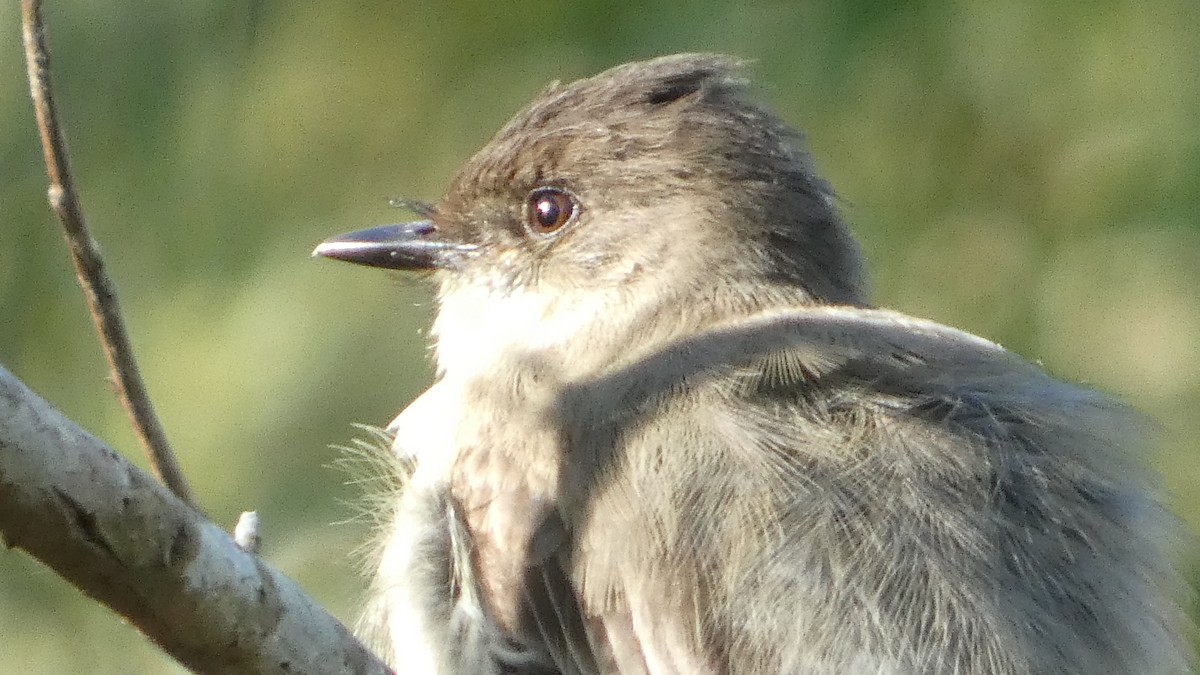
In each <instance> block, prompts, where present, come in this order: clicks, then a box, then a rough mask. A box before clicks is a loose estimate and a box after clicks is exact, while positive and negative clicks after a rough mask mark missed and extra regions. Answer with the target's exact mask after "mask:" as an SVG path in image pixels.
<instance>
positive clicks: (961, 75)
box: [0, 0, 1200, 673]
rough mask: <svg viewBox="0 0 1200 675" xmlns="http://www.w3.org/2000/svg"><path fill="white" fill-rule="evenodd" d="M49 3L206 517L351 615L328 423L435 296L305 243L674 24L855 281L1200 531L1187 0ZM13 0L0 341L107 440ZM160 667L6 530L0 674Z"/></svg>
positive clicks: (399, 359)
mask: <svg viewBox="0 0 1200 675" xmlns="http://www.w3.org/2000/svg"><path fill="white" fill-rule="evenodd" d="M47 4H48V7H47V8H46V13H47V20H48V24H49V35H50V42H51V49H52V55H53V58H54V66H55V68H56V71H55V76H56V84H57V86H58V94H59V101H60V104H61V105H62V106H63V108H64V113H65V114H64V117H65V120H66V123H67V125H68V127H67V133H68V138H69V139H70V140H71V149H72V151H73V153H74V160H75V167H76V170H77V173H78V178H79V181H80V184H81V185H82V192H83V199H84V204H85V208H86V210H87V212H88V215H89V217H90V219H91V223H92V226H93V228H94V231H95V233H96V236H97V237H98V238H99V240H100V241H101V243H102V244H103V246H104V249H105V251H106V252H107V255H108V262H109V265H110V268H111V273H112V274H113V275H114V277H115V278H116V280H117V283H118V286H119V288H120V291H121V297H122V301H123V304H124V308H125V311H126V314H127V317H128V320H129V323H130V327H131V329H132V332H133V335H134V340H135V343H136V344H137V346H138V347H139V348H140V354H141V357H142V359H143V363H144V369H145V374H146V376H147V378H148V380H149V382H150V383H151V389H152V391H153V393H154V394H155V396H156V398H157V401H158V404H159V405H160V407H161V412H162V415H163V417H164V421H165V424H166V427H167V429H168V430H169V432H170V433H171V435H172V438H173V440H174V442H175V444H176V446H177V448H178V449H179V451H180V452H181V454H182V461H183V464H184V466H185V469H186V470H187V471H188V473H189V475H190V477H191V479H192V480H193V481H194V484H195V487H196V490H197V492H198V495H199V496H200V498H201V499H202V501H203V503H204V505H205V507H206V508H207V510H208V512H209V513H210V514H211V515H212V516H213V517H214V518H215V519H217V520H218V521H219V522H224V523H228V524H230V525H232V523H233V522H234V521H235V519H236V515H237V513H238V512H239V511H241V510H243V509H250V508H254V509H258V510H259V511H260V512H261V513H262V516H263V522H264V527H265V536H266V543H265V547H264V552H265V555H266V557H267V558H268V559H270V560H271V561H272V562H274V563H275V564H276V565H278V566H279V567H281V568H282V569H283V570H284V571H286V572H287V573H288V574H290V575H292V576H294V577H295V578H297V579H298V580H299V581H300V582H301V583H302V584H303V585H304V586H305V587H307V588H308V589H310V590H311V591H312V592H313V593H314V594H315V595H316V596H317V597H318V599H320V600H321V601H322V602H324V603H326V604H327V606H329V607H330V608H331V609H332V610H333V611H334V612H335V613H337V614H338V615H340V616H342V617H345V618H346V619H351V618H352V617H353V614H354V608H355V606H356V604H357V603H358V601H359V599H360V595H361V592H362V582H361V580H360V579H359V578H358V577H357V576H356V574H355V563H354V558H353V556H352V555H351V553H352V551H353V549H354V548H355V546H356V545H357V543H358V542H359V541H361V540H362V539H363V537H364V536H365V534H364V532H365V526H364V525H362V524H361V523H357V524H356V523H349V524H341V523H340V521H344V520H346V519H347V518H348V517H350V516H351V515H352V514H353V508H352V507H351V506H348V505H347V503H348V502H351V501H353V500H354V499H355V491H354V488H353V487H348V486H346V485H344V482H345V477H344V476H343V475H342V474H340V473H338V472H337V471H336V470H333V469H331V468H329V464H330V463H331V462H332V461H333V460H334V458H335V457H336V456H337V453H336V451H334V450H331V449H330V448H329V446H330V445H331V444H336V443H341V442H345V441H346V439H348V438H349V437H350V436H352V435H353V434H354V431H353V430H352V429H351V427H350V425H351V423H352V422H359V421H361V422H372V423H384V422H386V421H387V420H388V419H390V417H391V416H392V415H393V414H394V413H395V411H396V410H397V409H399V408H400V407H401V406H402V405H403V404H405V403H406V402H407V401H408V400H409V399H410V398H411V397H412V396H414V395H415V394H416V393H417V392H419V391H420V390H421V389H422V388H423V386H425V384H426V383H427V382H428V380H429V376H430V369H429V365H428V359H427V357H426V353H425V339H424V337H423V335H422V331H423V329H424V328H425V326H426V325H427V323H428V319H429V314H430V307H429V291H428V289H427V288H426V287H425V286H423V285H422V284H421V283H419V282H413V281H409V280H399V281H394V282H393V281H389V280H388V278H387V277H386V275H381V274H379V273H378V272H373V271H370V270H365V269H356V268H351V267H348V266H344V265H338V264H334V263H329V262H320V261H317V262H314V261H311V260H309V259H308V253H309V251H310V250H311V248H312V246H313V245H314V244H315V243H316V242H317V241H319V240H321V239H322V238H324V237H325V236H326V235H329V234H332V233H336V232H340V231H345V230H348V229H353V228H357V227H360V226H363V225H366V224H371V223H378V222H385V221H389V220H392V219H396V218H399V217H403V216H401V215H397V214H396V213H395V212H392V211H389V209H388V208H387V206H386V198H387V197H389V196H394V195H401V196H407V197H413V198H418V199H422V198H423V199H433V198H436V197H437V196H438V194H439V190H440V188H441V186H443V185H444V184H445V181H446V180H447V178H448V176H449V174H450V173H451V171H452V170H453V168H454V167H455V166H456V165H457V164H458V163H459V162H460V161H462V160H463V159H464V158H466V157H467V156H468V155H469V154H470V153H471V152H472V151H473V150H474V149H475V148H477V147H478V146H479V145H480V144H481V143H483V142H484V141H486V139H487V138H488V137H489V136H490V134H491V133H492V132H493V131H494V130H495V129H496V128H498V127H499V125H500V124H501V123H502V122H503V121H504V120H505V119H506V117H507V116H508V115H509V114H511V113H512V112H514V111H515V110H516V109H517V108H518V107H520V106H521V105H522V104H523V103H525V101H526V100H528V99H529V98H530V97H531V96H532V95H533V94H534V93H535V92H536V91H538V90H539V89H540V88H541V87H542V86H543V85H544V84H545V83H546V82H548V81H550V80H552V79H571V78H575V77H579V76H583V75H587V74H591V73H593V72H595V71H598V70H600V69H602V68H605V67H607V66H610V65H613V64H616V63H619V62H623V61H628V60H632V59H635V58H641V57H646V56H652V55H657V54H663V53H669V52H675V51H685V50H686V51H721V52H729V53H734V54H738V55H741V56H745V57H750V58H753V59H756V60H757V65H756V67H755V72H754V75H755V78H756V80H757V82H758V91H759V95H760V96H761V97H762V98H763V99H764V100H765V101H767V102H769V103H770V104H771V105H772V106H773V107H774V108H775V109H776V110H777V111H778V112H779V113H780V114H782V115H783V116H784V117H785V118H787V119H788V120H790V121H791V122H793V123H795V124H796V125H797V126H799V127H801V128H803V129H805V130H806V131H807V132H808V135H809V138H810V142H811V145H812V149H813V153H814V155H815V157H816V160H817V162H818V164H819V165H820V166H821V167H822V170H823V172H824V173H825V175H826V176H827V177H828V178H829V179H830V180H831V182H832V183H833V185H834V186H835V187H836V188H837V189H838V191H839V193H840V194H841V196H842V198H843V199H844V204H845V210H846V214H847V217H848V218H849V220H850V221H851V222H852V223H853V224H854V226H855V228H856V231H857V232H858V233H859V235H860V237H861V238H862V240H863V242H864V246H865V248H866V250H867V253H868V256H869V260H870V262H871V264H872V267H873V272H874V274H873V277H874V284H875V289H876V298H877V300H878V302H879V304H882V305H887V306H892V307H896V308H899V309H903V310H905V311H908V312H910V313H913V314H918V315H922V316H928V317H932V318H935V319H938V320H941V321H943V322H946V323H949V324H953V325H956V326H959V327H962V328H965V329H967V330H970V331H973V332H976V333H979V334H982V335H984V336H987V337H990V338H992V339H995V340H997V341H999V342H1001V343H1003V344H1004V345H1006V346H1008V347H1010V348H1012V349H1014V350H1016V351H1018V352H1020V353H1022V354H1024V355H1026V356H1027V357H1029V358H1032V359H1035V360H1038V361H1041V362H1043V363H1044V364H1045V365H1046V367H1047V368H1049V369H1050V370H1051V371H1053V372H1055V373H1056V374H1058V375H1060V376H1062V377H1065V378H1067V379H1071V380H1076V381H1082V382H1086V383H1090V384H1092V385H1094V386H1096V387H1099V388H1101V389H1105V390H1108V391H1111V392H1113V393H1115V394H1117V395H1119V396H1121V397H1123V398H1125V399H1126V400H1128V401H1129V402H1131V403H1132V404H1133V405H1135V406H1136V407H1138V408H1140V409H1142V410H1144V411H1146V412H1147V413H1148V414H1149V415H1151V416H1152V417H1153V418H1154V419H1155V420H1156V422H1157V423H1158V425H1159V429H1160V435H1161V438H1162V445H1161V450H1160V451H1159V453H1158V454H1157V455H1156V456H1155V463H1156V466H1157V467H1158V468H1159V469H1160V470H1161V471H1162V473H1163V475H1164V476H1165V487H1166V490H1167V493H1168V495H1169V499H1170V502H1171V504H1172V506H1173V508H1174V509H1175V510H1176V512H1177V513H1179V514H1180V516H1181V517H1182V519H1183V520H1184V521H1185V522H1186V524H1187V525H1188V527H1189V528H1190V529H1191V530H1192V531H1195V529H1196V528H1197V527H1198V526H1200V500H1198V499H1197V497H1196V495H1197V488H1198V487H1200V462H1198V461H1196V460H1197V458H1196V453H1197V450H1198V449H1200V441H1197V440H1196V439H1198V438H1200V291H1198V289H1200V217H1198V213H1197V211H1198V207H1200V95H1198V94H1200V92H1198V91H1197V90H1198V88H1200V78H1197V76H1196V73H1197V69H1196V64H1197V63H1200V32H1198V31H1197V30H1196V26H1198V25H1200V4H1198V3H1196V2H1195V1H1194V0H1148V1H1146V2H1132V1H1130V0H1125V1H1117V0H1100V1H1099V2H1093V3H1074V2H1065V1H1060V0H1049V1H1044V0H1011V1H1002V2H996V3H982V2H969V1H960V2H904V3H875V2H864V1H862V0H857V1H855V0H851V1H843V2H836V3H833V2H831V3H791V2H783V1H782V0H779V1H775V0H759V1H757V2H709V3H684V2H669V1H667V0H648V1H647V2H643V3H639V4H632V3H631V4H628V5H624V6H618V7H615V8H614V7H612V6H610V5H608V4H604V3H599V2H591V3H569V4H568V3H559V2H552V1H550V0H514V1H513V2H508V3H474V2H463V1H462V0H451V1H439V2H432V1H430V2H407V3H387V2H374V3H370V2H368V3H319V4H311V5H305V4H303V3H283V2H267V1H265V0H263V1H254V0H250V1H244V2H223V3H204V2H181V3H164V2H149V1H147V0H124V1H118V2H105V3H94V2H83V1H82V0H71V1H66V0H64V1H62V2H53V1H51V2H49V3H47ZM17 11H18V10H17V3H15V2H8V3H4V4H3V5H0V27H2V28H3V30H2V31H0V34H3V35H5V36H8V39H7V41H6V44H5V45H4V46H3V47H2V48H0V83H2V84H0V172H2V173H0V175H2V176H3V180H2V181H0V363H3V364H4V365H5V366H6V367H8V368H9V369H11V370H13V371H14V372H15V373H16V374H17V375H18V376H19V377H21V378H22V379H23V380H25V381H26V382H27V383H28V384H29V385H30V386H31V387H33V388H34V389H36V390H37V391H39V392H40V393H41V394H42V395H43V396H44V397H46V398H47V399H49V400H50V401H52V402H53V403H55V404H56V405H58V406H60V407H61V408H62V409H63V410H64V411H65V412H66V413H67V414H68V415H70V416H71V417H72V418H74V419H76V420H77V421H79V422H80V423H81V424H83V425H84V426H85V427H86V428H88V429H90V430H91V431H93V432H94V433H96V434H97V435H99V436H100V437H102V438H104V439H106V440H107V441H109V442H110V443H112V444H113V445H114V446H116V447H118V448H121V449H124V450H125V451H127V452H128V453H129V454H131V455H136V453H137V449H136V446H135V443H134V442H133V440H132V436H131V434H130V433H129V432H128V431H127V429H126V427H127V424H126V422H125V419H124V416H123V414H122V412H121V411H120V409H119V407H118V406H117V405H116V403H115V402H114V401H113V399H112V397H111V396H110V394H109V389H108V386H107V384H106V382H105V379H104V378H105V370H104V366H103V363H102V358H101V355H100V350H99V348H98V347H97V345H96V343H95V340H94V338H93V336H92V332H91V328H90V326H89V324H88V320H87V318H86V315H85V311H84V309H83V303H82V301H81V298H80V293H79V292H78V290H77V289H76V288H75V282H74V279H73V277H72V274H71V272H70V270H69V264H68V261H67V257H66V254H65V252H64V250H63V246H62V243H61V241H60V236H59V234H58V233H57V227H58V226H57V224H56V223H55V222H54V221H53V219H52V218H51V215H50V213H49V212H48V210H47V208H46V206H45V202H44V199H43V194H44V191H45V178H44V170H43V167H42V165H41V154H40V151H39V148H38V145H37V137H36V133H35V131H34V127H33V119H32V112H31V106H30V103H29V101H28V99H27V87H26V83H25V73H24V65H23V62H22V57H21V47H20V39H19V35H20V31H19V28H18V13H17ZM481 339H486V336H481ZM138 461H140V459H138ZM1193 576H1195V575H1193ZM180 670H181V669H179V667H178V666H175V665H173V664H171V663H169V662H168V661H167V660H166V659H165V658H163V657H162V656H160V655H158V654H157V653H156V652H155V650H154V649H153V648H152V647H151V646H149V645H148V644H146V643H145V641H144V640H143V639H142V638H141V637H140V636H138V635H137V634H136V633H135V632H134V631H133V630H132V629H130V628H128V627H126V626H124V625H123V624H122V623H121V622H120V621H119V620H118V619H116V618H114V617H113V616H111V615H110V614H108V613H107V612H106V611H105V610H103V609H100V608H99V607H97V606H94V605H93V604H92V603H91V602H89V601H87V600H86V599H84V598H82V597H81V596H80V595H79V594H78V593H77V592H76V591H74V590H73V589H72V588H70V587H68V586H67V585H66V584H64V583H62V582H60V581H59V580H58V579H57V578H55V577H54V576H53V575H52V574H51V573H49V572H48V571H46V570H45V569H43V568H41V567H39V566H38V565H37V564H35V563H33V562H32V561H30V560H29V559H28V558H27V557H26V556H24V555H22V554H20V553H16V552H3V551H0V673H9V672H11V673H43V672H44V673H49V672H90V673H130V672H138V673H140V672H180Z"/></svg>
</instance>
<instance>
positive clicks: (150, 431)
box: [21, 0, 196, 506]
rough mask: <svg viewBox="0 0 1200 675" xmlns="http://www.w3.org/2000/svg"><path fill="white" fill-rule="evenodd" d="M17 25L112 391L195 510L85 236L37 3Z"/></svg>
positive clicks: (49, 166)
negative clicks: (115, 393)
mask: <svg viewBox="0 0 1200 675" xmlns="http://www.w3.org/2000/svg"><path fill="white" fill-rule="evenodd" d="M21 25H22V33H23V35H24V40H25V61H26V65H27V66H28V69H29V90H30V96H32V97H33V107H34V111H35V113H36V115H37V124H38V131H39V132H40V134H41V137H42V153H43V155H44V156H45V160H46V173H47V174H48V175H49V177H50V188H49V190H48V191H47V197H48V198H49V200H50V208H51V209H53V210H54V213H55V215H57V216H58V219H59V221H60V222H61V223H62V226H63V234H64V236H65V237H66V240H67V248H68V249H69V250H70V252H71V261H72V263H73V264H74V266H75V276H76V278H77V279H78V280H79V285H80V287H82V288H83V294H84V296H85V297H86V298H87V304H88V309H89V310H90V311H91V314H92V323H93V324H94V325H95V327H96V332H97V333H99V336H100V343H101V345H103V347H104V356H105V358H107V359H108V367H109V376H110V378H111V379H112V382H113V385H114V386H115V387H116V391H117V397H118V398H119V399H120V400H121V405H122V406H124V408H125V412H126V413H127V414H128V415H129V419H130V422H131V423H132V424H133V430H134V433H135V434H136V435H137V437H138V441H140V442H141V444H142V448H143V449H144V450H145V452H146V456H147V457H148V458H149V461H150V467H151V469H152V470H153V471H154V473H155V475H157V476H158V478H159V480H161V481H163V483H165V484H166V485H167V486H168V487H169V488H171V491H172V492H174V493H175V495H176V496H178V497H179V498H180V499H182V500H183V501H184V502H186V503H188V504H190V505H192V506H195V504H196V502H195V499H194V498H193V497H192V491H191V489H190V488H189V487H188V484H187V481H186V480H185V479H184V477H183V472H182V470H181V469H180V468H179V463H178V462H177V461H176V459H175V454H174V453H173V452H172V451H171V445H170V443H169V442H168V441H167V436H166V433H165V432H164V431H163V428H162V425H161V424H160V423H159V421H158V415H157V414H155V412H154V405H153V403H151V401H150V395H149V393H148V392H147V391H146V384H145V382H144V381H143V380H142V375H141V371H140V370H139V369H138V365H137V360H136V359H135V358H134V356H133V346H132V344H131V343H130V341H129V334H128V332H127V331H126V330H125V322H124V320H123V319H122V318H121V310H120V306H119V305H118V303H117V293H116V288H115V287H114V286H113V283H112V281H111V280H110V279H109V277H108V274H107V273H106V272H105V271H104V259H103V257H101V255H100V247H99V246H98V245H97V244H96V241H95V240H94V239H93V238H92V235H91V233H90V232H89V231H88V227H87V222H86V220H85V219H84V215H83V207H82V205H81V204H80V201H79V194H78V191H77V190H76V187H75V179H74V178H73V176H72V173H71V161H70V155H69V154H68V153H67V141H66V138H65V137H64V135H63V131H62V125H61V124H60V122H59V120H58V110H57V108H56V107H55V105H54V92H53V89H52V88H51V83H50V55H49V52H48V51H47V50H46V39H45V38H46V36H45V30H44V28H43V24H42V12H41V2H40V0H22V2H21Z"/></svg>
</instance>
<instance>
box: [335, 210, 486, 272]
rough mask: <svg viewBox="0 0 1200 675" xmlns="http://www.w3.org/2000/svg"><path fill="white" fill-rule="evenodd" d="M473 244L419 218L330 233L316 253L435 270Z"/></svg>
mask: <svg viewBox="0 0 1200 675" xmlns="http://www.w3.org/2000/svg"><path fill="white" fill-rule="evenodd" d="M473 248H474V247H473V246H470V245H468V244H462V243H458V242H451V241H446V240H444V239H441V238H440V237H439V236H438V229H437V227H436V226H434V224H433V221H430V220H417V221H414V222H411V223H401V224H398V225H380V226H379V227H372V228H370V229H366V230H359V231H357V232H350V233H348V234H339V235H338V236H336V237H330V238H329V239H326V240H325V241H323V242H321V243H320V244H318V245H317V247H316V248H315V249H313V255H314V256H318V255H319V256H322V257H324V258H333V259H334V260H345V261H346V262H352V263H357V264H359V265H369V266H371V267H384V268H387V269H393V270H431V269H437V268H439V267H442V266H443V262H444V260H445V259H446V257H447V255H448V254H451V253H455V252H465V251H469V250H471V249H473Z"/></svg>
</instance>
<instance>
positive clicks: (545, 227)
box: [525, 188, 579, 234]
mask: <svg viewBox="0 0 1200 675" xmlns="http://www.w3.org/2000/svg"><path fill="white" fill-rule="evenodd" d="M578 213H579V202H578V201H576V200H575V196H574V195H572V194H571V193H570V192H567V191H566V190H560V189H558V188H538V189H536V190H534V191H533V192H530V193H529V201H528V202H527V203H526V204H525V224H526V225H527V226H528V227H529V230H530V231H531V232H533V233H535V234H551V233H553V232H557V231H558V230H560V229H562V228H563V227H564V226H565V225H566V224H567V223H569V222H571V221H572V220H574V219H575V216H576V215H577V214H578Z"/></svg>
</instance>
